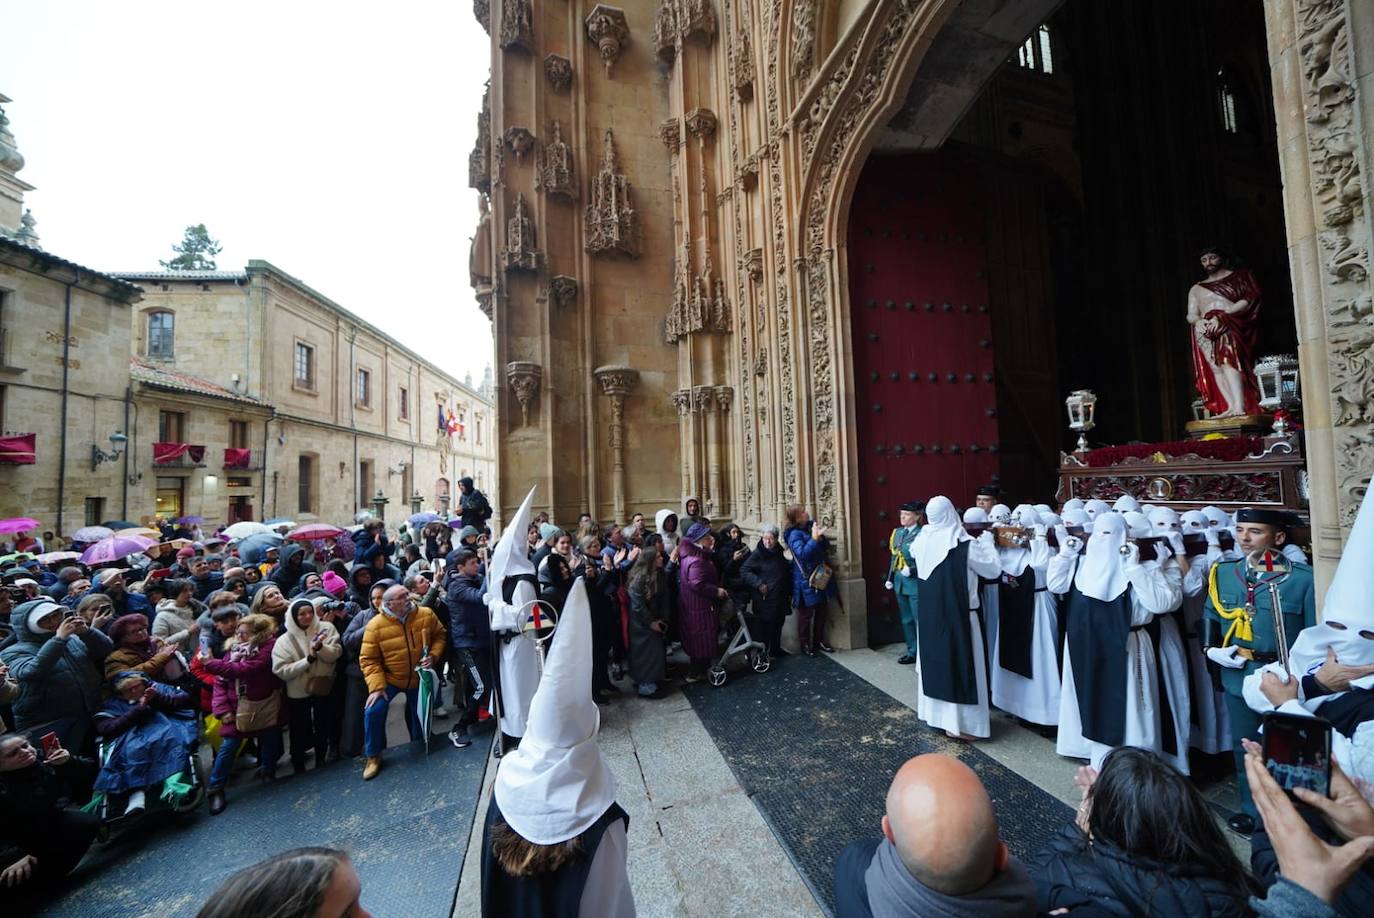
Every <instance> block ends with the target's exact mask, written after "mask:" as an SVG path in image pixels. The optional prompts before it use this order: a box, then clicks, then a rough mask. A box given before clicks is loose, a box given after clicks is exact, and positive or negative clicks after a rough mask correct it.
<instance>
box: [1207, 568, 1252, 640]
mask: <svg viewBox="0 0 1374 918" xmlns="http://www.w3.org/2000/svg"><path fill="white" fill-rule="evenodd" d="M1217 566H1218V565H1212V571H1211V573H1210V574H1208V575H1207V594H1208V596H1209V597H1211V600H1212V607H1213V608H1214V609H1216V610H1217V615H1219V616H1221V618H1222V619H1223V620H1224V621H1228V622H1230V623H1231V627H1230V629H1229V630H1227V632H1226V636H1225V637H1224V638H1222V639H1221V646H1222V647H1225V646H1226V645H1227V644H1230V643H1231V639H1232V638H1235V639H1236V640H1238V641H1246V642H1249V643H1254V640H1255V631H1254V628H1253V627H1252V626H1251V622H1252V621H1253V619H1252V617H1251V615H1250V612H1249V611H1248V610H1247V609H1246V608H1245V606H1237V607H1236V608H1234V609H1227V608H1226V607H1225V606H1223V605H1222V604H1221V592H1220V591H1219V590H1218V589H1217Z"/></svg>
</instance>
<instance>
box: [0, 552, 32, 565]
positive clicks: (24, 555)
mask: <svg viewBox="0 0 1374 918" xmlns="http://www.w3.org/2000/svg"><path fill="white" fill-rule="evenodd" d="M32 560H33V555H31V554H30V553H29V552H26V551H13V552H10V553H9V554H8V555H5V556H4V557H0V564H23V563H24V562H25V561H32Z"/></svg>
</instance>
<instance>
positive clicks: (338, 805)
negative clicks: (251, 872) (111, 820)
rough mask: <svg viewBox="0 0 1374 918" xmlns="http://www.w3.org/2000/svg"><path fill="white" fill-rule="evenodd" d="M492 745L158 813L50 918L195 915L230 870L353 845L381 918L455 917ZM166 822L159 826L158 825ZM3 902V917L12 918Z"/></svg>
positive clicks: (418, 750)
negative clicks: (280, 855) (315, 848)
mask: <svg viewBox="0 0 1374 918" xmlns="http://www.w3.org/2000/svg"><path fill="white" fill-rule="evenodd" d="M488 751H489V750H488V747H487V744H486V743H482V742H474V743H473V745H471V746H469V747H467V748H466V749H455V748H453V746H452V745H451V744H450V743H449V742H448V740H447V739H446V738H444V737H443V736H436V737H435V738H434V739H432V740H431V741H430V752H429V755H428V756H426V755H425V752H424V746H423V745H422V744H420V743H411V744H409V745H406V746H398V747H392V748H390V749H388V750H387V751H386V756H385V758H384V759H383V762H384V764H383V767H382V773H381V774H380V775H378V776H377V777H376V778H374V779H373V780H371V781H367V782H364V781H363V780H362V766H361V764H359V763H357V762H352V761H341V762H335V763H333V764H330V765H326V766H324V767H323V768H321V769H320V770H318V771H308V772H306V773H305V774H304V775H300V776H298V777H293V778H279V779H278V780H277V782H276V783H275V784H273V785H270V786H261V785H258V784H256V783H254V782H251V781H248V782H246V783H243V784H239V785H234V784H231V785H230V787H229V795H228V799H229V807H228V809H226V810H225V811H224V812H223V813H222V814H221V815H219V816H215V817H211V816H210V815H209V812H208V811H207V810H206V809H205V808H204V806H203V805H202V808H201V809H200V811H199V812H197V813H194V814H189V815H187V816H185V817H181V818H172V817H166V816H161V817H159V816H154V817H149V819H148V820H147V822H148V823H151V825H148V826H147V830H146V831H142V832H134V833H132V834H130V835H126V836H125V837H124V838H123V839H121V840H120V841H118V842H116V843H114V844H111V845H108V846H105V847H103V848H98V849H96V850H95V852H94V853H93V854H92V855H91V856H88V857H87V858H86V860H85V861H84V862H83V863H82V865H81V867H79V868H78V870H77V872H76V873H75V874H74V875H73V876H72V877H71V878H70V880H69V886H68V888H69V890H70V891H69V892H67V893H66V894H65V895H64V896H62V897H61V898H60V899H59V900H57V901H56V902H54V903H52V904H51V905H49V906H48V907H47V908H46V909H45V910H44V911H42V912H41V914H44V915H70V916H81V918H97V916H99V918H126V916H135V915H156V916H159V918H164V916H165V918H173V916H192V915H195V913H196V912H197V911H198V910H199V909H200V907H201V905H202V904H203V903H204V902H205V900H206V899H208V898H209V897H210V894H211V893H213V892H214V891H215V889H216V888H217V887H218V886H219V884H220V883H221V882H223V881H224V879H225V878H226V877H228V876H229V874H231V873H233V872H234V871H235V870H238V869H239V868H241V867H246V866H248V865H249V864H254V863H257V862H258V861H261V860H263V859H265V858H267V857H268V856H270V855H272V854H273V853H276V852H280V851H285V850H287V849H290V848H299V847H302V846H306V845H326V846H329V847H338V848H343V849H345V850H347V851H348V852H349V854H350V856H351V858H352V861H353V864H354V866H355V867H357V870H358V874H359V876H360V877H361V879H362V883H363V896H362V902H363V905H364V906H366V907H367V908H368V909H369V910H370V911H371V912H372V914H374V915H376V916H378V918H391V916H406V918H412V916H413V918H429V916H445V918H446V916H448V915H449V914H450V913H451V911H452V909H453V900H454V896H455V895H456V892H457V889H458V879H459V873H460V872H461V870H462V867H463V855H464V853H465V852H466V851H467V843H468V834H469V832H470V831H471V829H472V820H473V815H474V813H475V812H476V809H477V797H478V795H479V794H480V793H481V789H482V776H483V772H484V770H485V768H486V762H487V753H488ZM154 820H156V821H154ZM3 912H4V909H3V907H0V913H3Z"/></svg>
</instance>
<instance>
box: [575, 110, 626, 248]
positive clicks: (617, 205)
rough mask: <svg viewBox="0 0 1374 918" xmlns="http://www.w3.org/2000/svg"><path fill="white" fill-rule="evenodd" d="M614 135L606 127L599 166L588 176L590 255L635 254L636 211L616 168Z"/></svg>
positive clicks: (587, 232) (623, 177) (588, 245)
mask: <svg viewBox="0 0 1374 918" xmlns="http://www.w3.org/2000/svg"><path fill="white" fill-rule="evenodd" d="M618 169H619V162H618V160H617V158H616V152H615V135H614V134H613V133H612V132H611V131H610V130H609V129H607V131H606V142H605V148H604V152H603V154H602V158H601V169H600V170H599V171H598V172H597V173H596V176H595V177H594V178H593V179H592V193H591V201H590V202H589V203H588V204H587V215H586V249H587V251H588V252H590V253H591V254H593V255H627V256H629V257H630V258H638V257H639V215H638V214H636V213H635V209H634V201H633V199H632V198H631V194H630V180H629V179H628V178H626V177H625V176H624V175H623V174H621V173H620V172H619V171H618Z"/></svg>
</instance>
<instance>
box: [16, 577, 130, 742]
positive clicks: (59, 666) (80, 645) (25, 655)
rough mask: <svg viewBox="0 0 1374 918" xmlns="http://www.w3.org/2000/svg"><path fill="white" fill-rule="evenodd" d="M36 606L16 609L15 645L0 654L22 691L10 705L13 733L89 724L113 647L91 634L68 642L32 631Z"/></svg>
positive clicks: (22, 605)
mask: <svg viewBox="0 0 1374 918" xmlns="http://www.w3.org/2000/svg"><path fill="white" fill-rule="evenodd" d="M130 595H133V594H130ZM139 598H140V599H142V598H143V597H141V596H140V597H139ZM44 601H45V602H46V600H44ZM35 605H36V601H30V602H24V603H20V604H19V605H17V606H15V608H14V611H13V612H11V613H10V625H11V627H13V628H14V636H15V642H14V643H13V644H11V645H10V646H9V647H6V648H5V650H4V652H3V653H0V660H4V662H5V665H6V666H8V667H9V668H10V677H11V678H12V679H15V680H16V681H18V683H19V686H20V693H19V697H18V698H16V699H15V700H14V720H15V724H14V725H15V729H17V730H31V729H33V728H34V727H37V726H41V725H44V724H48V723H51V722H53V721H55V720H62V719H63V718H68V717H71V718H77V719H78V720H80V721H81V722H82V723H83V724H89V723H90V720H91V718H92V717H94V716H95V713H96V712H97V711H99V710H100V703H101V697H100V696H101V688H102V687H103V686H104V684H105V658H106V657H107V656H109V654H110V651H112V650H114V644H112V643H111V642H110V639H109V638H108V637H106V636H105V635H104V633H103V632H100V631H97V630H96V629H95V628H89V629H87V630H86V632H85V633H84V634H82V635H81V636H80V637H77V636H76V635H73V636H71V637H69V638H66V639H60V638H58V637H57V636H56V635H55V634H44V633H41V632H34V631H31V630H29V626H28V617H29V612H30V611H32V610H33V609H34V608H35Z"/></svg>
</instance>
